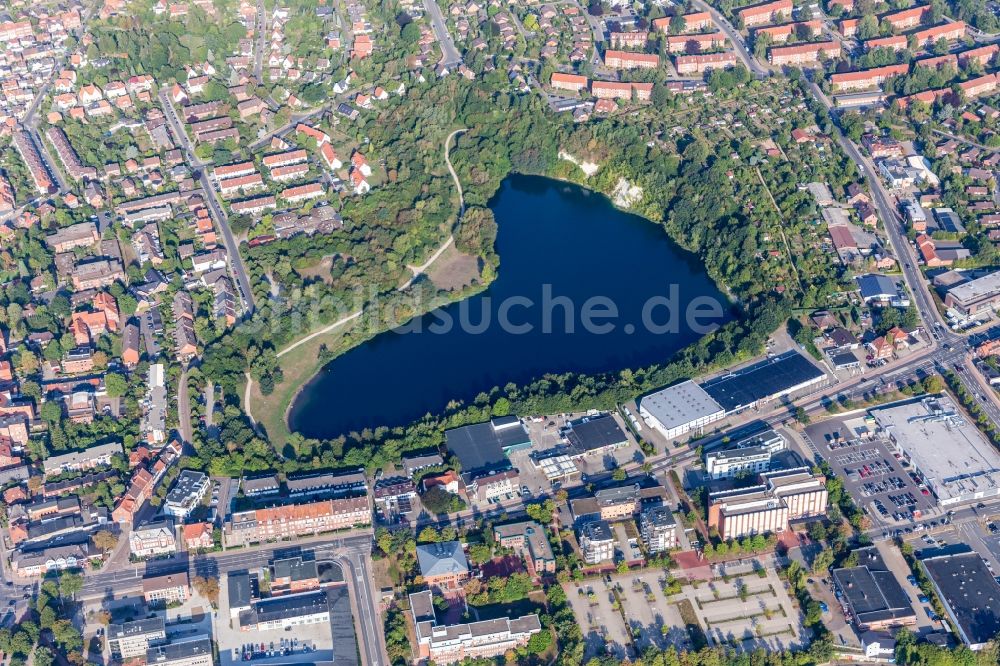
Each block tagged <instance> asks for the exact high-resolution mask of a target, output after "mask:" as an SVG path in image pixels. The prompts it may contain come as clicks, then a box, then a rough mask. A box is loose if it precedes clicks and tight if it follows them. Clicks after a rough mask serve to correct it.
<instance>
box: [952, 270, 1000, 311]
mask: <svg viewBox="0 0 1000 666" xmlns="http://www.w3.org/2000/svg"><path fill="white" fill-rule="evenodd" d="M998 303H1000V271H997V272H996V273H990V274H989V275H984V276H983V277H981V278H976V279H975V280H969V281H968V282H966V283H964V284H960V285H958V286H957V287H952V288H951V289H949V290H948V293H947V294H946V295H945V298H944V304H945V305H946V306H947V307H949V308H955V309H956V310H958V311H960V312H961V313H962V314H966V315H974V314H976V313H977V312H981V311H983V310H989V309H992V308H995V307H996V306H997V304H998Z"/></svg>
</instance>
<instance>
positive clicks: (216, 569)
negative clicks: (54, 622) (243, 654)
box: [0, 534, 388, 666]
mask: <svg viewBox="0 0 1000 666" xmlns="http://www.w3.org/2000/svg"><path fill="white" fill-rule="evenodd" d="M371 548H372V537H371V535H369V534H363V535H354V536H347V537H339V538H336V537H331V538H321V539H320V540H318V541H312V542H307V541H301V542H289V543H283V544H276V545H274V546H273V547H269V548H260V549H240V550H236V551H223V552H220V553H209V554H206V555H198V556H195V557H188V556H187V554H186V553H182V554H179V555H176V556H174V557H171V558H168V559H161V560H152V561H150V562H147V563H145V564H129V565H127V566H125V567H124V568H122V569H118V570H115V571H107V572H100V573H95V574H88V575H86V576H85V577H84V583H83V589H82V590H81V591H80V593H79V594H78V595H77V597H78V598H79V599H100V598H104V597H121V596H122V595H123V593H128V592H132V591H136V590H139V589H140V588H141V586H142V579H143V577H144V576H146V575H157V574H163V573H176V572H179V571H185V570H186V571H187V572H188V574H189V575H190V576H191V577H194V576H211V577H219V576H220V575H221V574H225V573H229V572H230V571H238V570H243V569H253V568H259V567H265V566H267V565H268V563H270V562H271V561H272V560H273V559H274V556H275V553H276V552H279V551H284V552H288V551H289V550H295V549H301V550H303V551H311V552H314V553H315V554H316V557H317V559H330V560H333V561H336V562H337V563H339V564H340V565H341V566H342V567H343V568H344V573H345V577H346V578H347V583H348V585H349V587H350V589H351V594H352V597H353V600H354V603H355V605H356V608H357V610H358V612H357V616H358V617H357V620H358V623H359V624H360V626H361V632H360V634H361V635H360V636H358V640H359V642H360V643H361V646H362V650H363V656H364V657H365V658H364V660H363V663H365V664H371V665H372V666H383V665H384V664H387V663H388V660H387V658H386V655H385V647H384V644H383V639H382V627H381V623H380V620H379V614H378V610H377V606H376V603H377V601H376V598H375V595H376V594H377V590H375V589H373V586H372V575H371V571H370V568H369V558H370V553H371ZM7 590H12V591H13V590H16V592H15V593H13V594H11V593H9V592H8V591H7ZM20 593H21V588H7V589H5V590H0V602H2V601H3V600H5V599H9V598H19V597H20V596H21V594H20ZM7 603H9V601H8V602H7Z"/></svg>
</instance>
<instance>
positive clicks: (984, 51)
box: [958, 44, 1000, 67]
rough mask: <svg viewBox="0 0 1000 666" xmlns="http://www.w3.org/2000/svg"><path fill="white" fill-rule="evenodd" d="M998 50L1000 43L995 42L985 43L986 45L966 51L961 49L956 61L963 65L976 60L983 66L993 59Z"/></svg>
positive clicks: (999, 50)
mask: <svg viewBox="0 0 1000 666" xmlns="http://www.w3.org/2000/svg"><path fill="white" fill-rule="evenodd" d="M998 52H1000V45H997V44H987V45H986V46H980V47H979V48H977V49H969V50H968V51H962V52H960V53H959V54H958V62H959V63H960V64H961V65H962V66H965V65H967V64H968V63H970V62H977V63H979V64H980V65H982V66H983V67H986V66H987V65H989V64H990V63H991V62H993V59H994V58H995V57H996V55H997V53H998Z"/></svg>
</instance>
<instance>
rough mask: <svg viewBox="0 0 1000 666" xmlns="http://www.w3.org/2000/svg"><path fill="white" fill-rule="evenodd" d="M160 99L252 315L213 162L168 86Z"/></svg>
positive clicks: (246, 282)
mask: <svg viewBox="0 0 1000 666" xmlns="http://www.w3.org/2000/svg"><path fill="white" fill-rule="evenodd" d="M159 98H160V105H161V106H162V107H163V111H164V112H165V114H166V117H167V121H168V122H169V123H170V128H171V129H172V130H173V133H174V135H175V136H176V137H177V140H178V141H180V142H181V146H183V148H184V152H185V153H187V157H188V160H189V164H190V165H191V168H193V169H196V170H197V171H198V180H199V181H200V182H201V188H202V189H203V190H204V191H205V201H206V203H207V204H208V207H209V209H210V210H211V211H212V216H213V217H214V218H215V221H216V222H217V223H218V225H219V229H220V230H221V231H222V242H223V244H224V245H225V246H226V253H227V254H228V255H229V265H230V266H231V267H232V271H233V275H234V276H235V277H236V288H237V290H238V291H239V292H240V300H241V301H242V303H243V306H244V309H245V311H246V313H247V314H250V313H252V312H253V310H254V300H253V290H252V289H251V288H250V279H249V278H248V277H247V271H246V267H245V266H244V265H243V258H242V257H241V256H240V246H239V244H238V243H237V242H236V239H235V238H234V237H233V230H232V229H230V228H229V216H228V215H226V212H225V211H224V210H223V209H222V205H221V204H220V203H219V198H218V196H217V195H216V193H215V186H214V185H213V184H212V182H211V181H210V180H209V177H208V168H209V167H210V166H211V162H202V161H201V160H199V159H198V156H197V155H196V154H195V152H194V146H193V145H192V143H191V139H190V138H189V137H188V135H187V132H186V131H185V130H184V123H182V122H181V119H180V118H179V117H178V116H177V109H175V108H174V103H173V101H172V100H171V99H170V94H169V92H168V88H167V87H166V86H164V87H162V88H160V92H159Z"/></svg>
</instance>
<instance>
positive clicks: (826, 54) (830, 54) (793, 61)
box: [767, 41, 840, 66]
mask: <svg viewBox="0 0 1000 666" xmlns="http://www.w3.org/2000/svg"><path fill="white" fill-rule="evenodd" d="M839 57H840V42H835V41H830V42H810V43H808V44H796V45H795V46H776V47H773V48H771V49H769V50H768V52H767V60H768V62H770V63H771V64H772V65H776V66H780V65H800V64H804V63H812V62H819V61H820V60H821V59H823V58H839Z"/></svg>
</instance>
